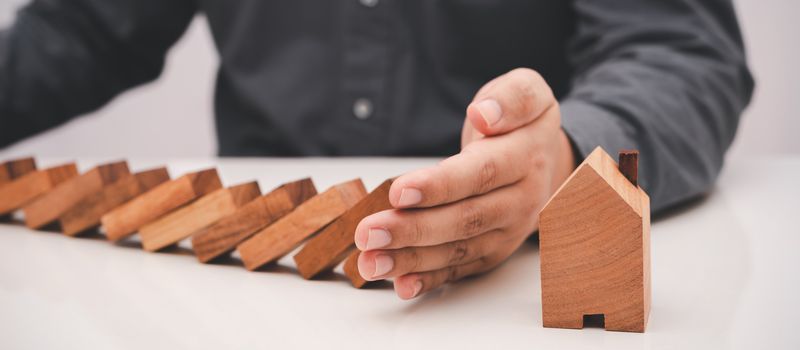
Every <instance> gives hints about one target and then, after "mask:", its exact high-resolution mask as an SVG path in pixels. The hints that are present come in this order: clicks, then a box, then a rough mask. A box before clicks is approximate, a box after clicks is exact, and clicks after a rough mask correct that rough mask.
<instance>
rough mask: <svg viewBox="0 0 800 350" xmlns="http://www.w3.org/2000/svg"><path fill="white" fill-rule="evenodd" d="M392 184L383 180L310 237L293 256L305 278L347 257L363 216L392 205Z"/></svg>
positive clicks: (333, 265) (331, 266)
mask: <svg viewBox="0 0 800 350" xmlns="http://www.w3.org/2000/svg"><path fill="white" fill-rule="evenodd" d="M391 187H392V180H386V181H384V182H383V183H382V184H381V185H380V186H378V188H376V189H375V190H373V191H372V192H371V193H370V194H369V195H367V196H366V197H364V198H362V199H361V200H360V201H359V202H358V203H356V205H354V206H353V207H352V208H350V209H348V210H347V211H346V212H345V213H344V214H342V216H340V217H339V218H337V219H336V220H335V221H333V222H332V223H330V225H328V226H326V227H325V228H324V229H322V231H320V233H318V234H317V235H315V236H314V238H311V239H310V240H308V242H306V244H305V246H303V249H301V250H300V252H299V253H297V254H296V255H295V256H294V262H295V263H296V264H297V270H298V271H299V272H300V275H302V276H303V278H305V279H312V278H314V277H315V276H317V275H319V274H320V273H321V272H324V271H329V270H332V269H333V268H334V267H336V265H339V263H341V262H342V261H343V260H344V259H345V258H347V255H349V254H350V253H351V252H352V250H353V249H354V248H355V241H354V235H355V232H356V226H358V223H359V222H361V219H363V218H365V217H367V216H369V215H371V214H374V213H377V212H379V211H382V210H387V209H391V208H392V204H391V203H389V188H391Z"/></svg>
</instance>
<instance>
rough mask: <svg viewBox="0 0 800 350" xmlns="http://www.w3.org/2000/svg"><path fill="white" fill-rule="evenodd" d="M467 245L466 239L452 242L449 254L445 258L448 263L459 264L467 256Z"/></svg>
mask: <svg viewBox="0 0 800 350" xmlns="http://www.w3.org/2000/svg"><path fill="white" fill-rule="evenodd" d="M468 253H469V245H468V244H467V242H466V241H463V240H462V241H456V242H453V247H452V249H451V250H450V256H449V257H448V259H447V262H448V265H460V264H461V263H463V262H464V261H465V260H466V258H467V256H469V254H468Z"/></svg>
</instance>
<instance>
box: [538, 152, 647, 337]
mask: <svg viewBox="0 0 800 350" xmlns="http://www.w3.org/2000/svg"><path fill="white" fill-rule="evenodd" d="M630 154H631V153H627V155H623V158H624V157H631V159H627V160H625V159H623V162H622V163H621V164H620V167H619V168H617V164H616V163H615V162H614V160H613V159H612V158H611V157H610V156H609V155H608V154H607V153H605V151H603V150H602V149H601V148H599V147H598V148H597V149H595V150H594V151H593V152H592V153H591V154H590V155H589V156H588V157H587V158H586V160H584V161H583V163H581V165H580V166H578V168H577V169H576V170H575V171H574V172H573V173H572V175H570V177H569V178H567V180H566V181H565V182H564V184H563V185H561V187H560V188H559V189H558V190H557V191H556V193H555V194H554V195H553V196H552V198H550V200H549V201H548V203H547V204H546V205H545V207H544V209H542V211H541V213H540V214H539V247H540V260H541V264H540V265H541V279H542V319H543V324H544V326H545V327H557V328H582V327H583V319H584V316H586V315H599V314H602V315H604V317H605V328H606V329H607V330H616V331H629V332H644V330H645V327H646V325H647V318H648V314H649V312H650V199H649V197H648V196H647V194H646V193H645V192H644V191H643V190H642V189H641V188H640V187H638V186H636V185H635V182H636V172H635V169H633V167H635V166H636V165H635V163H636V159H635V156H631V155H630Z"/></svg>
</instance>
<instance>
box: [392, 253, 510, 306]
mask: <svg viewBox="0 0 800 350" xmlns="http://www.w3.org/2000/svg"><path fill="white" fill-rule="evenodd" d="M498 263H499V262H495V261H490V260H488V259H478V260H476V261H473V262H470V263H467V264H464V265H457V266H450V267H446V268H444V269H439V270H436V271H430V272H423V273H413V274H409V275H404V276H400V277H397V278H395V279H394V290H395V292H396V293H397V296H399V297H400V298H401V299H405V300H408V299H412V298H415V297H417V296H419V295H420V294H423V293H426V292H428V291H431V290H434V289H436V288H439V287H440V286H442V285H443V284H445V283H449V282H455V281H458V280H460V279H462V278H464V277H467V276H470V275H475V274H479V273H483V272H486V271H489V270H491V269H492V268H494V267H495V266H497V264H498Z"/></svg>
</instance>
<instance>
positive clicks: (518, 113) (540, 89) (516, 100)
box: [467, 68, 556, 136]
mask: <svg viewBox="0 0 800 350" xmlns="http://www.w3.org/2000/svg"><path fill="white" fill-rule="evenodd" d="M555 103H556V99H555V97H554V96H553V91H552V90H551V89H550V86H548V85H547V83H546V82H545V80H544V78H542V76H541V75H539V73H537V72H536V71H534V70H532V69H527V68H518V69H515V70H512V71H510V72H508V73H506V74H504V75H501V76H500V77H498V78H496V79H495V80H493V81H491V82H489V83H488V84H486V86H484V87H483V88H482V89H481V90H480V91H479V92H478V94H477V95H476V96H475V99H474V100H473V101H472V103H471V104H470V105H469V106H468V107H467V119H468V120H469V122H470V123H472V126H473V127H474V128H475V129H476V130H478V131H479V132H480V133H481V134H484V135H487V136H491V135H498V134H504V133H507V132H510V131H513V130H515V129H517V128H519V127H521V126H524V125H527V124H529V123H531V122H533V121H534V120H536V118H538V117H539V115H541V114H542V113H544V112H545V111H546V110H547V109H548V108H550V107H551V106H552V105H553V104H555Z"/></svg>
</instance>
